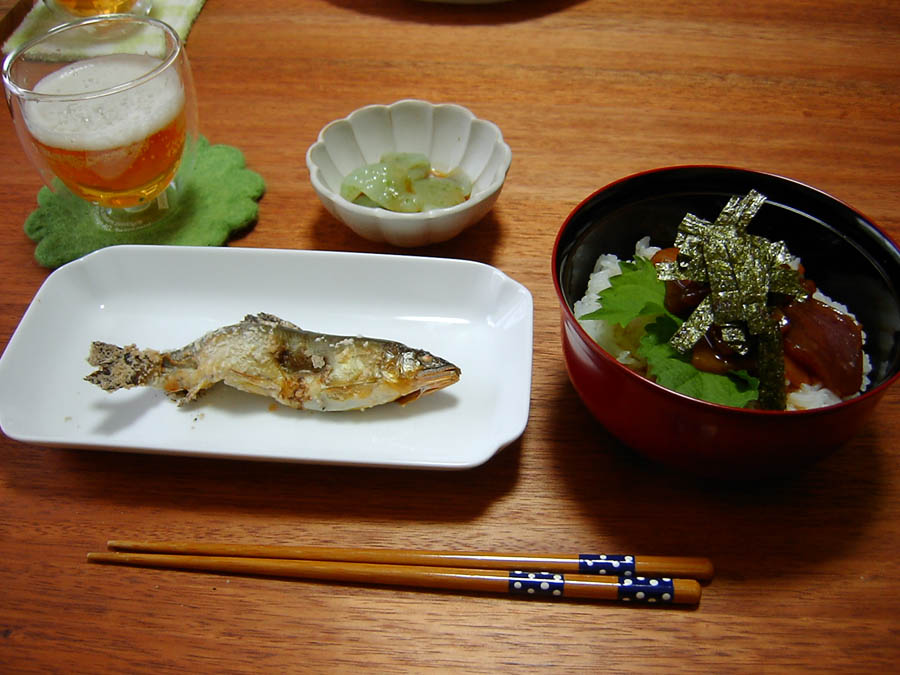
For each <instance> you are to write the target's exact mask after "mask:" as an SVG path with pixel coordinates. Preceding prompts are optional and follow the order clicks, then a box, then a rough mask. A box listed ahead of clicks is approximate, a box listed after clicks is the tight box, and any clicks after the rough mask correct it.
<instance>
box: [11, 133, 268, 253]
mask: <svg viewBox="0 0 900 675" xmlns="http://www.w3.org/2000/svg"><path fill="white" fill-rule="evenodd" d="M265 189H266V188H265V183H264V182H263V179H262V177H261V176H260V175H259V174H257V173H256V172H254V171H251V170H249V169H247V168H246V165H245V162H244V154H243V153H242V152H241V151H240V150H238V149H237V148H234V147H232V146H229V145H210V144H209V141H207V140H206V139H205V138H204V137H203V136H200V137H199V139H198V142H197V158H196V165H195V167H194V171H193V173H192V174H191V177H190V180H189V182H188V186H187V189H186V193H185V195H184V197H183V199H182V201H181V202H180V203H179V205H178V206H177V207H176V208H174V209H173V210H172V212H171V213H169V214H168V215H166V216H165V217H164V218H163V219H162V220H161V221H160V222H158V223H154V224H153V225H150V226H148V227H146V228H144V229H140V230H135V231H133V232H110V231H108V230H103V229H101V228H100V227H99V226H98V225H97V223H96V221H95V220H94V218H95V216H94V214H93V209H94V207H93V206H92V205H91V204H88V203H87V202H85V201H82V200H81V199H79V198H77V197H76V196H75V195H73V194H72V193H71V192H69V191H68V190H67V189H62V190H60V191H58V192H53V191H51V190H50V189H49V188H47V187H43V188H41V189H40V191H39V192H38V197H37V201H38V208H37V209H36V210H35V211H32V213H31V215H29V216H28V218H27V219H26V221H25V234H27V235H28V236H29V237H30V238H31V239H32V241H35V242H37V247H36V249H35V252H34V257H35V259H36V260H37V261H38V263H40V264H41V265H43V266H44V267H50V268H55V267H59V266H60V265H63V264H64V263H67V262H69V261H70V260H75V259H76V258H80V257H81V256H83V255H86V254H88V253H90V252H91V251H95V250H97V249H100V248H104V247H106V246H114V245H116V244H170V245H182V246H219V245H221V244H224V243H226V242H227V241H228V240H229V239H230V238H232V237H234V236H236V235H237V234H239V233H242V232H244V231H246V230H249V229H251V228H252V227H253V226H254V225H255V224H256V219H257V216H258V213H259V204H258V203H257V202H258V201H259V199H260V198H262V196H263V193H264V192H265Z"/></svg>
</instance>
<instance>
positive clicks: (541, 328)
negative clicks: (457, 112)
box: [0, 0, 900, 673]
mask: <svg viewBox="0 0 900 675" xmlns="http://www.w3.org/2000/svg"><path fill="white" fill-rule="evenodd" d="M0 9H2V10H3V12H4V13H6V12H8V11H9V10H11V9H14V3H13V2H12V1H10V0H7V1H0ZM188 53H189V56H190V59H191V63H192V66H193V70H194V76H195V79H196V88H197V93H198V99H199V107H200V119H201V129H202V132H203V133H204V134H205V135H206V136H207V137H208V138H209V139H210V140H211V141H212V142H214V143H227V144H231V145H236V146H238V147H240V148H241V149H242V150H243V151H244V153H245V155H246V158H247V163H248V165H249V166H250V167H251V168H253V169H254V170H256V171H258V172H259V173H260V174H262V176H263V177H264V178H265V180H266V183H267V192H266V195H265V197H264V198H263V200H262V202H261V209H260V218H259V222H258V224H257V226H256V227H255V229H253V230H252V231H251V232H250V233H248V234H247V235H246V236H244V237H243V238H241V239H240V240H237V241H234V242H232V243H231V244H230V245H231V246H246V247H263V248H287V249H320V250H339V251H363V252H388V253H401V254H419V255H426V256H447V257H456V258H465V259H471V260H477V261H481V262H484V263H488V264H490V265H494V266H496V267H498V268H500V269H501V270H503V271H504V272H506V273H507V274H509V275H510V276H512V277H513V278H514V279H516V280H518V281H519V282H521V283H522V284H524V285H525V286H527V287H528V289H530V291H531V292H532V294H533V295H534V307H535V316H534V363H533V373H532V376H533V388H532V396H531V412H530V419H529V423H528V426H527V428H526V430H525V433H524V435H523V436H522V437H521V439H519V440H518V441H516V442H515V443H513V444H512V445H511V446H509V447H507V448H506V449H504V450H503V451H502V452H500V453H499V454H498V455H496V456H495V457H494V458H492V459H491V460H489V461H488V462H487V463H486V464H484V465H483V466H481V467H479V468H476V469H472V470H468V471H464V472H427V471H410V470H392V469H387V470H386V469H371V468H348V467H335V466H317V465H296V464H275V463H265V462H256V463H254V462H245V461H232V460H214V459H200V458H188V457H183V456H182V457H176V456H151V455H140V454H132V453H127V452H123V453H118V452H95V451H85V450H75V449H60V448H47V447H35V446H29V445H25V444H21V443H18V442H15V441H13V440H11V439H9V438H6V437H5V436H4V437H2V438H0V671H2V672H8V673H21V672H26V673H27V672H65V673H71V672H79V673H83V672H91V673H103V672H129V673H150V672H191V671H193V672H216V673H227V672H234V673H238V672H349V671H352V670H356V669H360V668H365V669H367V670H369V671H371V672H391V673H394V672H425V671H432V670H438V671H445V672H501V671H508V672H527V671H532V672H548V671H554V670H559V671H564V672H597V671H600V672H604V671H609V672H678V671H689V672H712V673H728V672H784V671H791V670H798V671H799V670H803V671H845V672H853V673H861V672H889V671H893V670H894V669H895V668H896V664H897V662H898V660H900V638H898V632H897V628H898V606H900V582H898V577H900V563H898V559H900V556H898V552H900V538H898V534H900V525H898V522H900V484H898V481H900V463H898V458H900V449H898V441H900V389H894V390H892V391H890V392H889V393H888V394H887V395H886V397H885V398H884V399H883V401H882V403H881V404H880V405H879V407H878V408H877V410H876V411H875V414H874V415H873V417H872V418H871V419H870V421H869V422H868V424H867V425H866V426H865V428H864V430H863V431H862V433H860V434H859V436H858V438H856V439H855V440H854V441H852V442H851V443H849V444H848V445H846V446H845V447H843V448H842V449H840V450H839V451H838V452H836V453H835V454H834V455H832V456H831V457H829V458H827V459H826V460H824V461H822V462H821V463H819V464H817V465H816V466H814V467H811V468H810V469H809V470H807V471H805V472H802V473H800V474H797V475H793V476H790V477H788V478H786V479H782V480H777V481H766V482H761V483H754V484H751V485H742V486H739V485H728V484H721V483H716V482H712V481H701V480H697V479H693V478H691V477H688V476H682V475H678V474H676V473H674V472H672V471H669V470H666V469H663V468H661V467H658V466H655V465H652V464H649V463H647V462H645V461H643V460H641V459H640V458H638V457H636V456H635V455H633V454H632V453H631V452H630V451H629V450H628V449H626V448H624V447H623V446H621V445H620V444H619V443H618V442H617V441H616V440H614V439H613V438H612V437H610V436H609V435H608V434H607V433H606V432H605V431H604V429H603V428H602V427H601V426H599V424H597V423H596V422H595V421H594V420H593V418H592V417H591V416H590V415H589V413H588V412H587V410H586V409H585V408H584V407H583V406H582V405H581V403H580V401H579V399H578V397H577V396H576V394H575V392H574V390H573V389H572V387H571V385H570V383H569V381H568V378H567V376H566V372H565V369H564V365H563V361H562V355H561V349H560V342H559V312H558V305H557V300H556V297H555V294H554V291H553V284H552V280H551V275H550V251H551V248H552V245H553V241H554V237H555V235H556V233H557V230H558V228H559V227H560V225H561V223H562V221H563V220H564V219H565V217H566V215H567V214H568V213H569V212H570V211H571V210H572V209H573V208H574V207H575V206H576V205H577V204H578V203H579V202H580V201H581V200H582V199H583V198H585V197H586V196H587V195H588V194H590V193H591V192H592V191H594V190H595V189H597V188H599V187H601V186H603V185H605V184H607V183H608V182H610V181H613V180H615V179H617V178H620V177H622V176H625V175H628V174H630V173H632V172H636V171H641V170H644V169H650V168H654V167H660V166H668V165H675V164H691V163H711V164H725V165H732V166H741V167H745V168H750V169H758V170H765V171H770V172H774V173H779V174H783V175H786V176H790V177H792V178H795V179H798V180H801V181H804V182H807V183H809V184H812V185H814V186H816V187H818V188H820V189H822V190H825V191H827V192H829V193H831V194H833V195H835V196H837V197H839V198H840V199H842V200H844V201H846V202H848V203H850V204H851V205H853V206H854V207H856V208H857V209H858V210H860V211H861V212H863V213H864V214H866V215H867V216H869V217H870V218H871V219H873V220H874V221H875V222H877V223H879V225H880V226H882V227H883V228H884V229H885V230H886V231H887V232H889V233H890V234H892V235H893V236H895V237H900V190H898V185H900V4H898V3H896V2H893V1H892V0H816V1H815V2H813V1H812V0H794V1H793V2H783V1H782V0H759V1H757V2H743V3H730V2H721V1H720V0H697V1H695V2H689V3H687V2H676V1H673V0H652V1H650V0H585V1H583V2H577V1H574V0H568V1H562V2H550V1H534V2H527V1H524V0H523V1H513V2H506V3H500V4H492V5H474V6H473V5H469V6H464V5H444V4H437V3H423V2H413V1H401V0H394V1H387V2H374V1H368V2H366V1H352V0H331V1H324V0H309V1H308V2H284V1H282V0H278V1H275V0H259V1H257V2H236V1H234V0H232V1H225V0H220V1H210V2H207V3H206V6H205V7H204V9H203V11H202V12H201V14H200V16H199V18H198V20H197V22H196V24H195V25H194V27H193V30H192V32H191V34H190V38H189V40H188ZM405 97H415V98H422V99H426V100H430V101H434V102H450V101H452V102H456V103H460V104H462V105H465V106H467V107H468V108H470V109H471V110H472V111H473V112H475V114H477V115H478V116H480V117H484V118H487V119H489V120H492V121H494V122H496V123H497V124H498V125H499V126H500V127H501V129H502V130H503V133H504V135H505V138H506V140H507V141H508V143H509V144H510V146H511V147H512V150H513V163H512V168H511V170H510V172H509V176H508V179H507V182H506V185H505V187H504V189H503V193H502V195H501V197H500V199H499V201H498V203H497V205H496V207H495V208H494V209H493V211H492V212H491V213H490V214H489V215H488V216H487V217H486V218H485V219H484V220H483V222H481V223H480V224H479V225H477V226H476V227H474V228H472V229H470V230H468V231H466V232H464V233H463V234H462V235H460V236H458V237H457V238H455V239H453V240H451V241H449V242H447V243H444V244H439V245H435V246H432V247H428V248H424V249H412V250H406V249H404V250H400V249H393V248H392V247H390V246H387V245H381V244H374V243H370V242H367V241H365V240H363V239H360V238H359V237H357V236H356V235H354V234H353V233H351V232H350V231H349V230H347V229H346V228H344V227H343V226H342V225H340V224H338V223H337V222H336V221H335V220H334V219H333V218H331V217H330V216H329V215H328V214H327V213H326V212H325V211H324V209H323V208H322V207H321V206H320V204H319V203H318V202H317V200H316V198H315V195H314V193H313V191H312V188H311V186H310V184H309V178H308V173H307V170H306V166H305V161H304V154H305V151H306V149H307V147H308V146H309V145H310V144H311V143H312V142H313V141H314V140H315V138H316V135H317V133H318V131H319V129H320V128H321V127H322V126H323V125H324V124H326V123H327V122H329V121H331V120H333V119H335V118H338V117H343V116H344V115H346V114H347V113H349V112H350V111H352V110H353V109H355V108H357V107H359V106H362V105H365V104H369V103H390V102H392V101H395V100H398V99H401V98H405ZM0 157H2V160H0V214H2V215H0V218H2V228H0V289H2V292H0V340H2V343H3V344H4V345H5V344H6V342H7V341H8V340H9V338H10V336H11V334H12V332H13V331H14V329H15V327H16V325H17V324H18V321H19V319H20V318H21V316H22V314H23V312H24V311H25V309H26V308H27V306H28V304H29V302H30V301H31V299H32V297H33V296H34V294H35V292H36V291H37V289H38V288H39V287H40V285H41V283H42V282H43V281H44V280H45V279H46V278H47V275H48V270H46V269H44V268H42V267H40V266H39V265H37V264H36V263H35V262H34V259H33V252H34V245H33V243H32V242H31V241H30V240H29V239H28V238H27V237H26V236H25V234H24V233H23V229H22V224H23V222H24V220H25V218H26V217H27V216H28V214H29V213H30V212H31V210H32V209H33V208H35V195H36V192H37V190H38V188H39V187H40V182H39V178H38V175H37V172H36V171H34V170H33V169H32V168H31V167H30V165H29V164H28V162H27V160H26V158H25V155H24V152H23V151H22V149H21V148H20V146H19V144H18V141H17V139H16V136H15V133H14V130H13V126H12V123H11V122H10V121H9V118H8V116H7V121H6V122H4V123H0ZM160 273H161V274H177V270H160ZM323 283H327V280H323ZM398 283H399V284H400V285H401V286H402V284H403V283H410V282H409V281H402V282H401V281H399V280H398ZM199 309H200V308H198V310H199ZM257 309H258V308H248V311H257ZM290 318H291V319H293V320H297V321H302V317H290ZM59 339H60V340H65V339H66V336H65V335H64V334H63V335H60V336H59ZM34 358H35V359H36V360H37V359H40V358H41V355H40V354H35V355H34ZM247 433H248V435H252V434H253V430H252V429H248V430H247ZM297 433H298V435H299V434H302V433H303V432H302V428H301V427H300V425H298V432H297ZM110 538H113V539H155V540H204V541H207V540H208V541H220V542H221V541H225V542H235V543H238V542H243V543H258V544H297V545H300V544H308V545H319V546H354V547H367V546H379V547H395V548H438V549H475V550H519V551H529V550H531V551H546V550H562V551H569V550H573V551H574V550H581V551H590V552H595V551H603V552H609V553H637V554H647V555H701V556H709V557H710V558H712V560H713V562H714V563H715V565H716V570H717V575H716V578H715V579H714V580H713V582H712V583H711V584H709V585H708V586H706V587H704V593H703V598H702V601H701V603H700V605H699V607H697V608H696V609H674V608H671V609H663V610H657V609H641V608H636V607H623V606H619V605H615V604H592V603H585V602H571V603H540V602H529V601H516V600H514V599H507V598H504V597H496V596H492V595H480V594H456V593H453V592H446V591H428V590H404V589H396V588H371V587H366V586H363V585H341V584H335V583H328V582H310V581H300V580H278V579H264V578H255V577H241V576H229V575H207V574H203V573H196V572H180V571H165V570H153V569H138V568H133V569H132V568H118V567H109V566H103V565H90V564H87V563H86V560H85V554H86V553H87V552H88V551H92V550H101V549H102V548H103V546H104V544H105V542H106V540H107V539H110Z"/></svg>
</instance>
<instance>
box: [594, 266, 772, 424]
mask: <svg viewBox="0 0 900 675" xmlns="http://www.w3.org/2000/svg"><path fill="white" fill-rule="evenodd" d="M619 267H620V268H621V270H622V273H621V274H619V275H616V276H614V277H610V280H609V281H610V284H611V285H610V287H609V288H607V289H605V290H603V291H600V293H599V294H598V295H599V300H600V303H601V305H602V307H600V308H599V309H597V310H595V311H593V312H590V313H588V314H585V315H584V316H581V317H579V318H580V319H601V320H603V321H607V322H608V323H617V324H619V325H621V326H623V327H626V326H628V324H629V323H631V322H632V321H634V320H635V319H637V318H639V317H647V316H656V319H655V320H653V321H650V322H649V323H648V324H647V326H646V328H645V332H644V335H643V336H642V337H641V341H640V347H639V348H638V350H637V356H638V357H640V358H641V359H643V360H644V361H645V362H646V363H647V374H648V375H649V376H650V377H651V378H652V379H654V380H655V381H656V382H657V383H659V384H660V385H662V386H663V387H666V388H667V389H672V390H674V391H677V392H678V393H680V394H684V395H686V396H691V397H693V398H698V399H701V400H703V401H709V402H711V403H718V404H720V405H728V406H734V407H737V408H743V407H744V406H746V405H747V403H749V402H750V401H754V400H757V399H758V398H759V380H758V379H757V378H755V377H753V376H751V375H749V374H748V373H747V372H746V371H739V372H733V373H728V374H727V375H718V374H716V373H707V372H704V371H702V370H697V369H696V368H694V366H692V365H691V360H690V355H689V354H688V355H682V354H680V353H679V352H678V351H676V350H675V348H674V347H672V345H671V344H669V340H670V339H671V337H672V336H673V335H674V334H675V331H677V330H678V328H679V327H680V326H681V324H682V323H683V321H682V320H681V319H679V318H678V317H677V316H675V315H673V314H671V313H670V312H669V311H668V310H667V309H666V307H665V298H666V286H665V282H664V281H661V280H660V279H659V278H658V277H657V275H656V269H655V267H654V265H653V263H651V262H650V261H649V260H647V259H646V258H641V257H640V256H637V257H636V258H635V261H634V262H633V263H632V262H621V263H619Z"/></svg>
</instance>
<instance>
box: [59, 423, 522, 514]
mask: <svg viewBox="0 0 900 675" xmlns="http://www.w3.org/2000/svg"><path fill="white" fill-rule="evenodd" d="M520 452H521V439H519V440H517V441H515V442H513V443H512V444H511V445H509V446H507V447H506V448H504V449H502V450H501V451H500V452H499V453H498V454H497V455H495V456H494V457H493V458H491V459H490V460H488V461H487V462H486V463H485V464H484V465H482V466H480V467H476V468H473V469H467V470H462V471H456V470H448V471H430V470H418V469H393V468H374V467H355V466H342V465H320V464H305V463H281V462H271V461H245V460H230V459H223V460H219V459H214V458H199V457H185V456H170V455H154V454H134V453H130V452H124V453H118V452H105V451H59V457H60V460H59V461H60V462H61V464H63V465H64V466H62V467H61V468H60V471H62V472H65V473H71V474H72V475H77V476H78V481H79V486H78V488H77V490H78V495H77V497H78V498H80V499H85V500H99V501H106V502H109V503H113V504H115V503H121V504H128V505H129V506H133V505H135V504H137V505H143V506H148V507H155V508H165V507H166V506H167V505H170V504H177V505H178V506H179V508H182V509H186V510H190V509H192V508H196V509H197V511H198V513H202V514H204V515H207V516H208V515H210V514H217V513H218V514H226V515H227V514H229V513H240V514H247V513H253V514H255V515H260V516H265V515H266V514H272V515H275V516H278V515H283V516H293V515H297V516H300V517H302V518H304V519H316V518H321V519H322V520H324V521H328V522H334V523H336V524H337V523H340V522H345V521H347V522H366V521H371V520H391V521H397V522H403V521H415V522H428V521H436V522H466V521H469V520H471V519H473V518H476V517H478V516H479V515H480V514H481V512H482V511H484V510H485V509H487V508H489V507H490V506H491V505H492V504H493V503H494V502H495V501H496V500H498V499H500V498H501V497H503V495H505V494H506V493H508V492H509V491H511V490H512V489H513V487H514V486H515V484H516V481H517V479H518V472H519V456H520ZM70 496H73V495H70ZM272 524H273V527H282V526H284V525H286V523H285V522H284V521H280V520H273V521H272ZM296 525H297V526H298V527H302V525H303V522H302V521H298V522H296Z"/></svg>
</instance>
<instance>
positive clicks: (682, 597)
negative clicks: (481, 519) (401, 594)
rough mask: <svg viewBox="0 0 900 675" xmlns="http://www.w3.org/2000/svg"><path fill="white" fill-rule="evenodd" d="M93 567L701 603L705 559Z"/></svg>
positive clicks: (383, 553) (321, 551)
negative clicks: (164, 569) (141, 568)
mask: <svg viewBox="0 0 900 675" xmlns="http://www.w3.org/2000/svg"><path fill="white" fill-rule="evenodd" d="M107 548H108V549H109V551H105V552H101V553H88V556H87V559H88V561H89V562H93V563H103V564H113V565H132V566H140V567H157V568H167V569H180V570H195V571H206V572H217V573H231V574H250V575H257V576H275V577H291V578H299V579H315V580H322V581H338V582H347V583H361V584H378V585H388V586H408V587H420V588H436V589H443V590H454V591H467V592H488V593H507V594H513V595H524V596H529V597H544V598H561V597H564V598H581V599H591V600H619V601H623V602H636V603H648V604H659V605H666V604H686V605H696V604H697V603H699V602H700V594H701V588H700V582H701V581H708V580H710V579H712V576H713V566H712V563H711V562H710V561H709V559H707V558H695V557H674V556H673V557H666V556H631V555H602V554H575V555H570V554H559V555H556V554H546V555H531V554H521V553H495V552H487V551H470V552H465V551H429V550H417V549H378V548H341V547H320V546H257V545H246V544H206V543H199V542H142V541H115V540H114V541H109V542H107Z"/></svg>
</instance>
